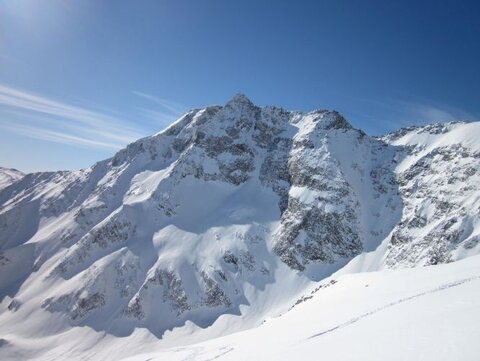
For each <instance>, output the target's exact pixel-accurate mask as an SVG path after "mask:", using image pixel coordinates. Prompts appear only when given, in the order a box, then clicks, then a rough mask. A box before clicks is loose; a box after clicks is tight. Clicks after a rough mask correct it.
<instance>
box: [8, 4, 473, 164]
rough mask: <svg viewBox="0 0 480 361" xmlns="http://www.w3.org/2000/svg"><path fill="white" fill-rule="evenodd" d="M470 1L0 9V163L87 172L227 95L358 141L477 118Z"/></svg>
mask: <svg viewBox="0 0 480 361" xmlns="http://www.w3.org/2000/svg"><path fill="white" fill-rule="evenodd" d="M478 4H480V3H479V2H478V1H443V0H436V1H420V0H417V1H373V0H372V1H357V0H352V1H346V0H345V1H342V0H331V1H321V0H318V1H281V0H275V1H273V0H263V1H259V0H256V1H250V0H244V1H229V0H202V1H198V0H190V1H184V0H171V1H163V0H121V1H120V0H104V1H98V0H70V1H67V0H41V1H40V0H0V165H1V166H7V167H15V168H18V169H20V170H23V171H38V170H56V169H77V168H81V167H87V166H89V165H91V164H93V163H94V162H95V161H97V160H100V159H103V158H106V157H109V156H111V155H112V154H113V153H115V151H117V150H118V149H120V148H121V147H123V146H124V145H126V144H127V143H128V142H130V141H133V140H135V139H137V138H138V137H141V136H144V135H150V134H153V133H156V132H158V131H159V130H161V129H163V128H164V127H165V126H167V125H168V124H169V123H171V122H172V121H173V120H174V119H176V118H177V117H178V116H179V115H180V114H181V113H182V112H184V111H186V110H188V109H190V108H196V107H201V106H205V105H210V104H223V103H225V102H226V101H227V100H228V99H229V98H231V97H232V96H233V95H234V94H236V93H239V92H241V93H244V94H246V95H247V96H248V97H249V98H250V99H252V101H253V102H254V103H256V104H259V105H269V104H273V105H279V106H283V107H285V108H288V109H296V110H313V109H316V108H329V109H336V110H338V111H340V112H341V113H343V114H344V115H345V116H346V117H347V118H348V120H349V121H350V122H351V123H352V124H353V125H354V126H356V127H359V128H362V129H364V130H365V131H366V132H367V133H369V134H382V133H385V132H388V131H390V130H394V129H397V128H400V127H403V126H407V125H412V124H423V123H428V122H437V121H448V120H454V119H465V120H478V119H480V61H479V59H480V21H479V20H478V14H479V13H480V5H478Z"/></svg>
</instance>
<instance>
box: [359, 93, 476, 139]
mask: <svg viewBox="0 0 480 361" xmlns="http://www.w3.org/2000/svg"><path fill="white" fill-rule="evenodd" d="M361 100H362V101H363V102H366V103H369V104H371V106H370V108H371V109H372V110H371V112H369V114H363V115H362V117H363V118H368V119H369V120H370V121H371V122H376V123H377V124H378V126H380V124H382V125H383V126H384V128H385V129H386V130H387V131H394V130H398V129H399V128H401V127H407V126H421V125H425V124H432V123H444V122H451V121H475V120H479V117H478V116H475V115H474V114H471V113H469V112H466V111H464V110H462V109H457V108H454V107H451V106H445V105H438V104H435V103H432V102H428V101H422V100H415V101H412V100H408V101H407V100H393V99H392V100H379V99H361Z"/></svg>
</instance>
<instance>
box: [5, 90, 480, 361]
mask: <svg viewBox="0 0 480 361" xmlns="http://www.w3.org/2000/svg"><path fill="white" fill-rule="evenodd" d="M478 139H480V123H478V122H473V123H462V122H458V123H448V124H436V125H430V126H424V127H417V128H407V129H402V130H400V131H398V132H395V133H392V134H389V135H387V136H384V137H380V138H375V137H370V136H368V135H367V134H365V133H364V132H362V131H361V130H357V129H354V128H353V127H352V126H351V125H350V124H349V123H348V122H347V121H346V120H345V118H343V117H342V116H341V115H340V114H339V113H337V112H334V111H327V110H317V111H314V112H310V113H302V112H291V111H286V110H284V109H281V108H276V107H265V108H260V107H257V106H255V105H254V104H252V103H251V102H250V100H248V99H247V98H246V97H245V96H243V95H237V96H235V97H234V98H233V99H232V100H230V101H229V102H228V103H227V104H225V105H224V106H212V107H207V108H204V109H197V110H192V111H190V112H188V113H187V114H185V115H184V116H183V117H181V118H180V119H179V120H178V121H177V122H175V123H174V124H173V125H171V126H170V127H168V128H167V129H165V130H164V131H162V132H160V133H158V134H156V135H154V136H151V137H146V138H143V139H140V140H138V141H136V142H134V143H132V144H130V145H129V146H127V147H126V148H125V149H123V150H121V151H120V152H118V153H117V154H116V155H115V156H114V157H112V158H111V159H107V160H105V161H101V162H99V163H97V164H95V165H94V166H92V167H91V168H88V169H84V170H80V171H71V172H65V171H63V172H45V173H34V174H27V175H23V174H18V175H15V176H10V174H11V172H7V171H5V170H4V169H0V251H1V253H0V298H1V304H0V331H2V333H3V335H5V336H0V337H2V339H1V340H0V356H1V358H2V359H6V358H38V359H55V357H58V355H60V354H61V355H63V356H62V357H65V358H66V357H68V358H78V357H80V355H83V356H84V355H90V356H88V357H94V355H95V354H94V352H100V350H107V349H109V347H110V348H111V347H114V346H113V345H117V344H118V342H120V341H118V340H129V345H130V346H129V347H130V350H131V352H130V353H128V354H127V353H122V354H121V355H119V354H117V353H114V352H112V353H104V354H103V356H102V357H101V359H108V358H111V359H119V357H120V356H122V357H125V356H128V355H130V354H135V353H138V352H140V351H139V350H142V352H145V348H142V345H143V347H145V345H147V344H148V345H152V346H151V347H152V349H153V348H155V349H157V348H158V347H162V348H163V347H177V346H179V345H185V344H191V343H194V342H200V341H205V340H209V339H213V338H215V337H218V336H224V335H227V334H230V333H234V332H236V331H241V330H246V329H250V328H252V327H254V326H259V325H260V324H262V323H263V322H264V320H265V319H268V318H271V317H273V316H277V315H279V314H285V312H287V311H288V310H289V309H290V308H291V307H292V305H294V304H296V303H303V302H301V301H303V300H305V299H308V298H311V297H310V296H311V292H312V290H313V289H316V288H318V287H320V288H322V287H323V286H325V285H327V284H326V283H325V282H326V281H325V279H326V278H327V277H331V276H332V274H335V275H337V276H339V277H347V276H346V274H348V273H356V272H360V271H382V270H386V269H398V268H413V267H418V266H427V265H436V264H440V263H449V262H452V261H457V260H461V259H464V258H467V257H469V256H474V255H476V254H478V253H479V250H480V246H479V245H478V243H479V241H480V223H479V222H480V171H479V169H480V142H479V141H478ZM7 177H9V178H8V180H7V181H3V179H7ZM473 259H478V257H474V258H473ZM462 262H463V263H461V264H467V265H468V264H472V262H470V263H468V262H466V261H462ZM444 267H446V266H444ZM458 267H460V266H458ZM445 269H446V268H445ZM469 270H471V268H469ZM474 271H475V270H473V271H472V272H473V273H474ZM398 272H406V271H398ZM415 272H417V270H415ZM415 272H413V271H408V272H407V273H405V274H406V275H408V276H406V277H407V278H405V279H414V276H413V275H414V274H416V273H415ZM418 272H424V271H420V270H419V271H418ZM432 272H433V271H432ZM459 272H460V273H461V272H463V271H459ZM400 274H403V273H400ZM418 274H421V273H418ZM422 274H423V273H422ZM424 274H427V273H424ZM440 274H441V272H440ZM342 275H343V276H342ZM470 276H471V277H474V276H472V275H470ZM362 277H363V276H362ZM365 277H366V278H365V279H369V278H368V277H367V276H365ZM408 277H410V278H408ZM354 278H355V277H354ZM359 279H361V277H360V278H359ZM386 279H387V278H386ZM392 279H395V277H392ZM322 280H323V281H322ZM440 281H441V280H439V282H440ZM360 282H364V281H363V279H361V281H360ZM382 282H384V281H382ZM385 282H389V281H388V279H387V281H385ZM322 285H323V286H322ZM333 288H334V287H333V286H332V289H333ZM476 290H477V292H478V287H477V288H476ZM314 293H315V292H314ZM407 293H408V292H407ZM309 295H310V296H309ZM340 295H341V292H340ZM312 297H313V296H312ZM335 297H340V296H335ZM345 297H350V298H352V297H355V295H354V294H353V293H350V294H348V295H347V294H346V295H345ZM402 297H403V296H402ZM405 297H407V296H405ZM388 299H389V298H388ZM389 300H390V299H389ZM319 302H320V301H319ZM299 307H300V306H299ZM302 307H303V306H302ZM295 308H296V307H295ZM292 310H293V309H292ZM292 312H293V311H292ZM295 312H296V311H295ZM318 312H321V310H318ZM329 312H331V311H329ZM365 312H366V311H365ZM288 313H289V312H287V314H288ZM289 317H290V316H289ZM286 322H287V321H286ZM285 325H288V322H287V323H285ZM262 327H264V326H262ZM285 327H287V329H288V326H285ZM249 332H251V331H249ZM259 332H260V331H259ZM252 335H254V334H253V333H252ZM79 337H81V338H82V342H81V343H79V342H78V341H77V340H78V339H79ZM232 337H233V335H232ZM32 340H36V341H32ZM39 340H40V341H39ZM154 345H155V346H154ZM158 345H160V346H158ZM115 347H116V346H115ZM95 350H96V351H95ZM2 354H3V356H2ZM83 356H82V357H83ZM169 357H172V358H173V356H172V355H170V356H169ZM199 357H200V356H199ZM202 357H203V356H202ZM240 358H241V356H240Z"/></svg>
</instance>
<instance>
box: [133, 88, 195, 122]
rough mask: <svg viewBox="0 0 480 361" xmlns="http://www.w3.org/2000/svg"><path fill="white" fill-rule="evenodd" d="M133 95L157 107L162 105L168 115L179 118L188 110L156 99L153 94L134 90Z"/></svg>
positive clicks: (173, 103) (164, 100) (168, 101)
mask: <svg viewBox="0 0 480 361" xmlns="http://www.w3.org/2000/svg"><path fill="white" fill-rule="evenodd" d="M132 94H134V95H136V96H138V97H140V98H143V99H146V100H148V101H150V102H152V103H155V104H157V105H160V107H162V108H164V109H163V110H164V111H165V110H166V113H170V114H172V115H176V116H179V115H181V114H183V113H185V110H186V109H185V107H184V106H183V105H181V104H178V103H175V102H172V101H170V100H166V99H163V98H159V97H156V96H154V95H151V94H147V93H144V92H140V91H136V90H133V91H132Z"/></svg>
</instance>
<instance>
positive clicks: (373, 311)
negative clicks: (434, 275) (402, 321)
mask: <svg viewBox="0 0 480 361" xmlns="http://www.w3.org/2000/svg"><path fill="white" fill-rule="evenodd" d="M478 279H480V276H474V277H469V278H465V279H463V280H459V281H455V282H449V283H446V284H444V285H441V286H439V287H437V288H435V289H433V290H430V291H425V292H421V293H418V294H416V295H413V296H410V297H406V298H401V299H399V300H397V301H395V302H391V303H388V304H386V305H384V306H382V307H378V308H376V309H374V310H372V311H369V312H366V313H364V314H362V315H360V316H357V317H354V318H352V319H350V320H348V321H346V322H343V323H341V324H339V325H337V326H334V327H331V328H329V329H328V330H325V331H322V332H319V333H316V334H314V335H312V336H310V337H308V338H307V340H311V339H312V338H316V337H319V336H323V335H325V334H327V333H331V332H333V331H336V330H338V329H341V328H344V327H347V326H350V325H352V324H354V323H356V322H358V321H360V320H361V319H363V318H365V317H368V316H371V315H374V314H375V313H378V312H381V311H383V310H385V309H387V308H390V307H393V306H396V305H399V304H401V303H404V302H408V301H411V300H413V299H415V298H419V297H422V296H426V295H428V294H433V293H437V292H440V291H444V290H446V289H449V288H453V287H457V286H460V285H463V284H465V283H468V282H472V281H474V280H478Z"/></svg>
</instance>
